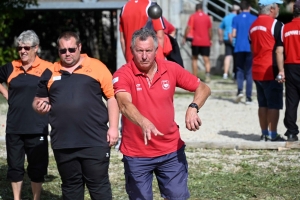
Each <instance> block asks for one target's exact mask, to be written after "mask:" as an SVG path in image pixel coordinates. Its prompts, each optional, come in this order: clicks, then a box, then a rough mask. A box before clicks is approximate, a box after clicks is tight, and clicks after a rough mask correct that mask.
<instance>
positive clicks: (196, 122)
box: [185, 82, 211, 131]
mask: <svg viewBox="0 0 300 200" xmlns="http://www.w3.org/2000/svg"><path fill="white" fill-rule="evenodd" d="M210 94H211V91H210V88H209V87H208V86H207V85H206V84H205V83H203V82H201V83H200V84H199V86H198V88H197V89H196V91H195V94H194V99H193V103H196V104H197V105H198V108H199V109H200V108H201V107H202V106H203V105H204V103H205V101H206V100H207V98H208V97H209V95H210ZM185 124H186V128H187V129H188V130H190V131H196V130H199V127H200V126H201V124H202V122H201V119H200V118H199V116H198V114H197V110H196V109H195V108H191V107H188V109H187V111H186V115H185Z"/></svg>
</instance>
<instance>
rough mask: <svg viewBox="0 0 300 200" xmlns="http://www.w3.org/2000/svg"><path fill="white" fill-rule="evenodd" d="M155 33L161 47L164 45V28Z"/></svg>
mask: <svg viewBox="0 0 300 200" xmlns="http://www.w3.org/2000/svg"><path fill="white" fill-rule="evenodd" d="M156 35H157V40H158V44H159V45H160V46H161V47H164V38H165V33H164V30H158V31H157V33H156Z"/></svg>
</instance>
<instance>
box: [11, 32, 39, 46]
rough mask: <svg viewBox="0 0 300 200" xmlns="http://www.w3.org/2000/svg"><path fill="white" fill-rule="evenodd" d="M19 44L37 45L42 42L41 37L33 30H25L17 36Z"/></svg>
mask: <svg viewBox="0 0 300 200" xmlns="http://www.w3.org/2000/svg"><path fill="white" fill-rule="evenodd" d="M16 42H17V45H19V44H20V43H22V44H30V45H31V46H36V45H39V44H40V39H39V37H38V36H37V34H36V33H35V32H34V31H33V30H27V31H23V32H22V33H21V34H20V35H19V37H18V38H17V41H16Z"/></svg>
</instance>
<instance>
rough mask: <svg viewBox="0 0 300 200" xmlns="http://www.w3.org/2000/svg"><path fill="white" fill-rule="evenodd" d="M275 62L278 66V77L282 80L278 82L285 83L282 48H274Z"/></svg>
mask: <svg viewBox="0 0 300 200" xmlns="http://www.w3.org/2000/svg"><path fill="white" fill-rule="evenodd" d="M276 61H277V66H278V71H279V72H278V75H281V77H282V79H281V80H280V81H278V82H280V83H282V82H284V81H285V74H284V56H283V46H277V47H276Z"/></svg>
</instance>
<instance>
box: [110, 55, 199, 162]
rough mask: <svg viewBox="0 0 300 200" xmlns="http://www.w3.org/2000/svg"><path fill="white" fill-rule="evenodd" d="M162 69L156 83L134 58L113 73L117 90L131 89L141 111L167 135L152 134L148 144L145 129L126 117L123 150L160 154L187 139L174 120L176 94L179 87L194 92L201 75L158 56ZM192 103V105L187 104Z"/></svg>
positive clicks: (128, 153)
mask: <svg viewBox="0 0 300 200" xmlns="http://www.w3.org/2000/svg"><path fill="white" fill-rule="evenodd" d="M156 62H157V65H158V71H157V73H156V74H155V76H154V78H153V80H152V83H149V82H148V79H147V77H146V75H145V74H143V73H141V72H140V71H139V70H138V68H137V67H136V66H135V63H134V62H133V61H131V62H129V63H127V64H126V65H123V66H122V67H121V68H120V69H119V70H117V71H116V72H115V73H114V75H113V77H114V79H113V83H114V90H115V94H116V93H118V92H128V93H130V95H131V97H132V103H133V104H134V105H135V106H136V108H137V109H138V110H139V112H140V113H141V114H142V115H143V116H145V117H146V118H147V119H149V120H150V121H151V122H152V123H153V124H154V125H155V126H156V128H157V130H159V131H160V132H162V133H163V134H164V136H154V135H152V137H151V140H150V141H148V145H145V144H144V138H143V133H142V129H141V128H140V127H139V126H137V125H135V124H134V123H132V122H131V121H130V120H129V119H127V118H126V117H124V116H123V117H122V120H123V121H122V122H123V129H122V142H121V147H120V151H121V152H122V153H123V154H124V155H126V156H132V157H157V156H161V155H165V154H168V153H172V152H175V151H176V150H178V149H180V148H181V147H182V145H183V144H184V142H183V141H182V140H181V138H180V133H179V128H178V126H177V124H176V122H175V121H174V119H175V114H174V105H173V96H174V93H175V88H176V87H181V88H183V89H186V90H188V91H191V92H194V91H195V90H196V89H197V87H198V86H199V84H200V81H199V79H198V78H197V77H196V76H194V75H192V74H191V73H190V72H188V71H187V70H185V69H183V68H182V67H180V66H179V65H178V64H176V63H174V62H170V61H166V60H159V59H157V60H156ZM187 106H188V105H187Z"/></svg>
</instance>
